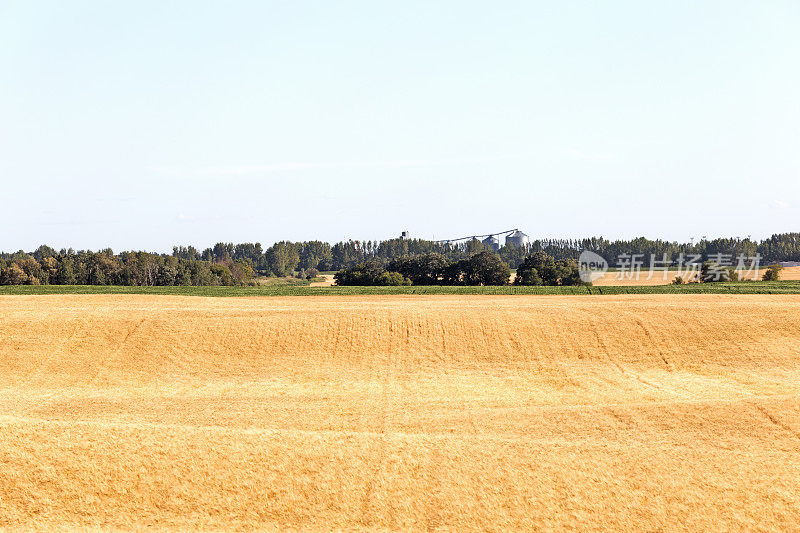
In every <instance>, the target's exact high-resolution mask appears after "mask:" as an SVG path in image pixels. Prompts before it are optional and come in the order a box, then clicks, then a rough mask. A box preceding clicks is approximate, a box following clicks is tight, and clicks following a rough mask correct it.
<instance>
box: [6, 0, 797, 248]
mask: <svg viewBox="0 0 800 533" xmlns="http://www.w3.org/2000/svg"><path fill="white" fill-rule="evenodd" d="M798 28H800V2H797V1H796V0H785V1H781V0H775V1H768V0H765V1H763V2H755V1H737V0H726V1H675V2H641V1H639V0H637V1H626V2H623V1H608V2H595V1H585V2H580V1H575V2H536V1H520V2H502V1H501V2H471V1H465V0H458V1H452V2H448V1H430V0H428V1H419V2H417V1H412V0H406V1H403V2H376V1H374V0H371V1H363V2H362V1H348V0H342V1H326V2H312V1H302V0H293V1H253V2H245V1H231V2H202V1H196V0H195V1H152V2H151V1H143V0H138V1H136V2H103V1H99V0H98V1H94V2H87V1H80V0H76V1H70V2H62V1H52V2H47V1H37V0H24V1H9V0H0V191H2V198H3V201H2V204H0V205H1V207H0V228H2V229H0V250H4V251H7V252H8V251H16V250H18V249H24V250H33V249H34V248H36V247H37V246H38V245H39V244H42V243H47V244H49V245H51V246H53V247H55V248H62V247H72V248H75V249H93V250H96V249H101V248H106V247H112V248H113V249H114V250H115V251H121V250H139V249H146V250H152V251H162V252H168V251H170V250H171V249H172V246H173V245H179V244H180V245H194V246H197V247H199V248H204V247H206V246H210V245H213V244H214V243H215V242H219V241H225V242H256V241H257V242H261V243H263V244H265V245H269V244H271V243H273V242H275V241H279V240H292V241H302V240H313V239H319V240H325V241H329V242H336V241H339V240H346V239H386V238H392V237H396V236H399V234H400V232H401V231H404V230H407V231H409V232H410V234H411V236H412V237H419V238H428V239H434V238H435V239H446V238H455V237H461V236H464V235H470V234H485V233H492V232H499V231H502V230H506V229H509V228H520V229H522V230H523V231H525V232H526V233H528V234H529V235H530V236H531V237H532V238H546V237H563V238H573V237H582V236H604V237H606V238H610V239H617V238H632V237H636V236H646V237H649V238H662V239H668V240H679V241H688V240H689V239H690V238H691V237H695V238H700V237H701V236H703V235H706V236H708V237H709V238H711V237H714V236H742V237H745V236H747V235H752V236H753V238H764V237H767V236H769V235H771V234H772V233H780V232H788V231H800V98H798V94H800V31H798Z"/></svg>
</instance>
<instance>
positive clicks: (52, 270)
mask: <svg viewBox="0 0 800 533" xmlns="http://www.w3.org/2000/svg"><path fill="white" fill-rule="evenodd" d="M583 250H591V251H593V252H595V253H597V254H599V255H601V256H603V257H604V258H605V259H606V260H607V261H608V262H609V265H611V266H614V265H615V262H616V259H617V257H619V256H620V255H621V254H640V255H641V258H642V260H643V265H644V266H649V262H650V258H651V257H655V258H656V259H657V260H659V261H660V260H662V259H663V257H664V256H666V257H667V260H669V261H677V259H678V258H679V257H680V255H681V254H683V255H684V256H689V255H699V256H701V257H703V258H708V257H711V256H712V255H714V254H718V253H724V254H730V255H732V256H733V257H736V256H737V255H739V254H743V255H745V256H748V257H750V256H755V255H756V254H760V255H761V258H762V264H765V265H766V264H770V263H775V262H779V261H800V233H783V234H776V235H772V236H771V237H769V238H768V239H765V240H763V241H754V240H751V239H749V238H748V239H738V238H727V239H726V238H720V239H713V240H705V239H703V240H701V241H699V242H696V243H678V242H670V241H663V240H650V239H645V238H643V237H642V238H637V239H632V240H616V241H610V240H607V239H604V238H602V237H592V238H587V239H540V240H534V241H532V242H531V243H530V244H529V245H527V246H525V247H518V246H514V245H507V246H503V247H501V248H500V249H499V250H498V251H497V252H496V253H495V252H494V251H493V250H491V249H490V248H488V247H486V246H484V244H483V243H481V242H480V241H478V240H468V241H462V242H459V243H444V242H434V241H427V240H424V239H399V238H398V239H388V240H384V241H369V240H367V241H358V240H349V241H342V242H338V243H336V244H333V245H331V244H329V243H327V242H322V241H305V242H290V241H280V242H277V243H275V244H273V245H272V246H270V247H268V248H266V249H265V248H264V247H262V245H261V244H260V243H239V244H234V243H222V242H221V243H217V244H215V245H214V246H212V247H209V248H205V249H203V250H200V249H197V248H195V247H193V246H175V247H174V248H173V251H172V254H157V253H151V252H144V251H129V252H121V253H119V254H115V253H114V252H113V251H112V250H111V249H105V250H100V251H97V252H93V251H88V250H81V251H75V250H72V249H62V250H60V251H56V250H55V249H53V248H51V247H49V246H46V245H42V246H40V247H39V248H37V249H36V250H35V251H33V252H30V253H28V252H24V251H22V250H20V251H18V252H15V253H0V284H4V285H11V284H13V285H17V284H31V285H36V284H59V285H71V284H80V285H243V284H248V283H254V278H256V277H257V276H293V275H294V276H299V277H313V276H315V275H317V273H318V272H319V271H341V270H348V269H350V270H354V269H355V270H354V272H355V271H357V270H358V268H359V267H361V266H363V267H364V268H366V269H367V271H369V272H371V273H374V272H375V269H382V270H383V271H384V272H397V273H398V274H400V276H401V279H400V282H401V283H402V282H403V281H402V279H403V278H404V279H406V280H408V282H410V283H417V284H425V283H432V280H433V276H434V273H435V276H436V280H437V282H438V283H454V284H455V283H463V282H465V280H472V279H481V280H483V279H484V278H483V277H482V276H484V275H489V274H484V273H483V270H481V271H480V272H481V273H480V274H479V273H477V272H478V270H475V265H477V264H483V263H486V262H487V261H488V259H487V258H488V257H489V255H496V256H497V257H498V258H499V260H500V261H501V262H502V263H503V264H505V265H506V266H507V267H508V268H512V269H518V270H519V269H520V268H521V267H522V266H523V265H524V263H525V262H526V261H528V259H529V258H530V257H531V255H532V254H535V253H536V252H543V253H545V254H546V255H547V256H549V257H551V258H552V259H553V260H554V261H556V262H557V263H558V264H560V265H561V266H563V265H564V264H566V263H564V262H567V263H569V262H572V261H575V260H577V258H578V256H579V254H580V253H581V251H583ZM483 252H487V253H489V255H486V254H483V255H480V258H479V259H473V258H474V257H476V256H478V255H479V254H482V253H483ZM415 257H424V258H426V259H425V260H426V261H430V262H431V264H429V265H428V266H427V267H426V268H427V269H428V270H427V273H426V274H424V275H420V274H419V273H418V272H417V271H416V270H415V269H416V268H418V266H419V265H418V264H417V266H412V265H413V262H409V260H410V259H411V258H415ZM481 261H482V262H483V263H480V262H481ZM559 262H561V263H559ZM484 266H486V265H485V264H484ZM492 268H494V267H492ZM556 270H557V269H556ZM545 271H548V272H550V271H553V269H552V268H550V267H547V268H545ZM537 272H538V270H537ZM370 275H372V274H370ZM491 275H494V274H491ZM486 279H488V278H486ZM532 279H534V278H532ZM558 279H561V278H560V277H559V278H558ZM456 280H458V281H456ZM394 281H395V282H397V281H398V280H397V278H396V276H394ZM534 282H535V279H534Z"/></svg>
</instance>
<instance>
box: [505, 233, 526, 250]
mask: <svg viewBox="0 0 800 533" xmlns="http://www.w3.org/2000/svg"><path fill="white" fill-rule="evenodd" d="M529 241H530V240H529V239H528V236H527V235H525V234H524V233H522V232H521V231H520V230H515V231H514V233H512V234H511V235H506V246H508V245H509V244H513V245H514V246H519V247H520V248H524V247H526V246H528V242H529Z"/></svg>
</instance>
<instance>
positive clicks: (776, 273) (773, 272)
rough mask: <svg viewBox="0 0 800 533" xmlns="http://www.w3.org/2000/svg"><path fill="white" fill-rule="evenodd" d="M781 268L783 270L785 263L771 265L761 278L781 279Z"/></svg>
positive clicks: (768, 279)
mask: <svg viewBox="0 0 800 533" xmlns="http://www.w3.org/2000/svg"><path fill="white" fill-rule="evenodd" d="M781 270H783V265H770V266H769V267H767V271H766V272H764V275H763V276H762V277H761V279H762V280H764V281H779V280H780V279H781Z"/></svg>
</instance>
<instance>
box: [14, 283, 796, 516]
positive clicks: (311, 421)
mask: <svg viewBox="0 0 800 533" xmlns="http://www.w3.org/2000/svg"><path fill="white" fill-rule="evenodd" d="M799 480H800V296H769V295H764V296H761V295H759V296H755V295H754V296H734V295H642V296H607V297H597V296H596V297H586V296H573V297H570V296H539V297H537V296H358V297H345V296H339V297H336V296H334V297H323V296H320V297H305V298H303V297H294V298H292V297H283V298H218V299H215V298H198V297H173V296H144V295H127V296H123V295H69V296H67V295H60V296H2V297H0V528H3V527H5V528H14V529H17V528H22V529H37V530H57V529H62V530H71V529H75V528H97V529H114V530H119V529H123V530H129V529H137V530H141V529H160V530H185V529H200V530H220V529H222V530H233V529H266V530H275V529H280V530H285V529H303V530H331V529H368V530H375V529H443V530H453V529H458V530H462V529H480V530H498V531H499V530H508V529H518V530H552V529H580V530H586V529H588V530H597V529H615V530H619V529H623V528H624V529H628V530H645V529H646V530H659V529H661V530H696V529H707V530H708V529H713V530H725V529H753V530H774V529H783V530H791V529H796V528H797V527H798V524H800V489H799V488H798V486H799V485H800V481H799Z"/></svg>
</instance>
